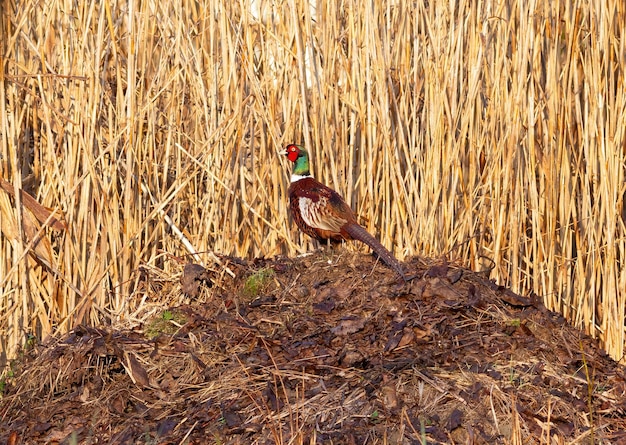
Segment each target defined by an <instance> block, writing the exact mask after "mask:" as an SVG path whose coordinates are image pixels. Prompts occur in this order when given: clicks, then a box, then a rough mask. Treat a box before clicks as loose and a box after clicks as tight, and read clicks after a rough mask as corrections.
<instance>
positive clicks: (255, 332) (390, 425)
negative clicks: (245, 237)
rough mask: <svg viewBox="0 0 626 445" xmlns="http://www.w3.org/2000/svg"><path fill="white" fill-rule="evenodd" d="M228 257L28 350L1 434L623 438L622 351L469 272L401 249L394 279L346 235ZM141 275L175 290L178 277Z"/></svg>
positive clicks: (67, 437)
mask: <svg viewBox="0 0 626 445" xmlns="http://www.w3.org/2000/svg"><path fill="white" fill-rule="evenodd" d="M228 267H229V268H230V269H232V270H233V271H235V273H236V278H234V279H231V278H230V277H229V276H227V275H224V276H223V277H221V278H220V277H218V275H215V274H213V275H210V274H208V273H207V272H206V271H205V270H204V269H202V268H199V267H196V266H194V267H187V268H186V271H185V277H184V279H183V280H182V281H183V285H184V287H185V291H186V293H187V294H189V295H193V296H194V298H193V300H194V301H193V302H190V303H189V304H182V305H177V306H176V307H170V308H169V309H168V310H166V311H163V312H162V313H161V316H160V317H159V319H158V320H156V321H155V322H151V323H148V321H146V323H144V324H143V325H141V326H137V327H135V328H133V329H109V328H103V327H88V326H81V327H78V328H76V329H74V330H73V331H72V332H70V333H69V334H68V335H66V336H64V337H63V338H58V339H53V340H49V341H47V342H46V343H45V344H42V345H38V346H35V347H32V348H31V349H29V350H27V351H24V354H23V358H22V359H20V360H19V361H17V362H16V363H14V366H13V376H12V377H10V378H8V377H7V384H6V387H5V391H4V395H3V398H2V400H1V405H0V418H1V419H2V421H1V422H0V441H1V442H2V443H9V444H18V443H20V444H21V443H29V444H35V443H42V444H43V443H46V444H51V443H67V444H70V443H81V444H101V443H115V444H157V443H158V444H182V443H188V444H204V443H220V444H273V443H275V444H287V443H289V444H318V443H319V444H322V443H323V444H365V443H367V444H426V443H428V444H439V443H445V444H451V443H462V444H494V443H496V444H497V443H503V444H504V443H511V444H522V443H523V444H535V443H536V444H551V443H604V444H617V443H626V442H625V441H626V417H625V415H626V384H625V373H624V369H623V368H622V367H621V366H618V365H617V364H616V363H615V362H614V361H612V360H611V359H610V358H608V357H607V356H606V355H605V354H604V353H603V352H602V351H601V349H600V348H599V346H598V344H597V342H596V341H595V340H593V339H591V338H589V337H587V336H585V335H584V334H582V333H581V332H580V331H578V330H576V329H574V328H572V327H571V326H569V325H568V324H567V323H566V322H565V321H564V319H563V318H562V317H560V316H559V315H557V314H555V313H552V312H550V311H548V310H546V309H545V308H544V307H543V306H542V304H541V303H540V302H539V301H538V300H537V299H534V298H525V297H522V296H519V295H516V294H514V293H512V292H510V291H508V290H507V289H504V288H501V287H499V286H497V285H495V284H494V283H492V282H490V281H489V280H488V279H486V278H485V277H484V276H483V275H481V274H478V273H474V272H471V271H467V270H463V269H461V268H459V267H455V266H453V265H449V264H447V263H445V262H436V263H431V264H427V263H425V262H424V261H422V260H418V259H413V260H412V261H410V262H407V263H406V269H407V271H409V273H415V274H417V278H415V279H414V280H413V281H411V282H410V283H404V282H399V281H398V279H397V277H396V276H395V275H394V273H393V272H392V271H390V270H388V269H386V268H385V267H384V266H382V265H380V264H377V263H375V261H374V259H373V258H372V257H371V256H369V255H362V254H355V253H351V252H347V251H345V250H339V251H338V252H335V253H333V254H332V255H329V254H327V253H321V252H318V253H315V254H313V255H310V256H307V257H303V258H298V259H287V258H277V259H273V260H263V259H261V260H255V261H250V262H247V261H243V260H235V259H231V261H230V262H229V263H228ZM146 275H148V277H147V278H149V275H150V273H148V274H146ZM211 283H212V284H213V287H209V286H208V285H209V284H211ZM148 288H149V289H151V291H150V292H151V293H152V294H151V295H148V299H153V300H164V297H165V296H168V298H169V297H170V296H174V295H177V296H180V294H181V292H182V291H181V285H180V283H179V279H178V277H171V279H169V280H165V281H163V280H161V281H160V284H159V286H156V285H154V283H153V284H152V285H151V286H149V287H148V286H147V287H146V289H148ZM170 301H175V298H172V299H171V300H170ZM158 322H160V323H161V324H159V323H158Z"/></svg>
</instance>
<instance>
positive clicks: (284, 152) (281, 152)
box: [278, 148, 287, 156]
mask: <svg viewBox="0 0 626 445" xmlns="http://www.w3.org/2000/svg"><path fill="white" fill-rule="evenodd" d="M278 154H279V155H283V156H287V149H286V148H285V149H283V150H279V151H278Z"/></svg>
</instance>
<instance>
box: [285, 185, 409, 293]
mask: <svg viewBox="0 0 626 445" xmlns="http://www.w3.org/2000/svg"><path fill="white" fill-rule="evenodd" d="M289 207H290V209H291V214H292V215H293V219H294V221H295V222H296V225H297V226H298V228H299V229H300V230H302V231H303V232H304V233H306V234H307V235H309V236H310V237H312V238H315V239H317V240H319V241H326V240H330V241H331V242H335V243H336V242H340V241H342V240H353V239H356V240H359V241H362V242H364V243H365V244H367V245H368V246H369V247H371V248H372V250H373V251H374V252H376V254H377V255H378V257H379V258H380V259H381V260H383V261H384V262H385V263H386V264H387V265H388V266H389V267H391V268H392V269H393V270H395V271H396V273H397V274H398V275H400V277H401V278H402V279H403V280H405V281H406V278H405V276H404V272H403V271H402V266H401V265H400V263H399V262H398V260H397V259H396V258H395V257H394V256H393V254H392V253H391V252H389V251H388V250H387V249H386V248H385V247H384V246H383V245H382V244H380V242H379V241H378V240H377V239H376V238H374V237H373V236H372V235H370V234H369V233H368V232H367V231H366V230H365V229H364V228H363V227H361V226H360V225H359V224H358V223H357V221H356V216H355V215H354V212H353V211H352V209H351V208H350V207H349V206H348V204H346V202H345V201H344V200H343V198H342V197H341V195H339V193H337V192H335V191H334V190H332V189H331V188H328V187H326V186H325V185H324V184H322V183H321V182H319V181H317V180H316V179H314V178H312V177H310V176H306V177H303V178H302V179H299V180H298V181H295V182H292V183H291V185H290V186H289Z"/></svg>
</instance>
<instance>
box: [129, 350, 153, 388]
mask: <svg viewBox="0 0 626 445" xmlns="http://www.w3.org/2000/svg"><path fill="white" fill-rule="evenodd" d="M124 355H125V356H126V361H127V363H128V365H126V364H125V365H124V367H125V368H126V371H127V372H128V375H129V376H130V378H131V379H132V380H133V382H134V383H135V385H137V386H140V387H146V386H150V379H149V378H148V373H147V372H146V370H145V369H144V367H143V366H141V364H140V363H139V361H138V360H137V358H136V357H135V354H134V353H128V352H125V353H124Z"/></svg>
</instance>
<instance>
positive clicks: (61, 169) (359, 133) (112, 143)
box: [0, 0, 626, 359]
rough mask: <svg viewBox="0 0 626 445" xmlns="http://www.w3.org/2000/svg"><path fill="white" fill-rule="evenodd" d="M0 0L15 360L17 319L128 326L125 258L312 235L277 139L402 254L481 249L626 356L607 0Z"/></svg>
mask: <svg viewBox="0 0 626 445" xmlns="http://www.w3.org/2000/svg"><path fill="white" fill-rule="evenodd" d="M323 3H325V4H323ZM2 8H3V9H2V16H1V20H2V24H1V25H2V26H1V32H2V38H1V39H0V45H1V53H2V57H3V58H2V62H3V64H2V66H3V70H2V74H1V77H0V119H2V124H1V128H2V131H0V138H1V139H0V144H1V149H0V150H1V151H0V156H1V158H0V177H2V178H3V179H5V180H6V181H8V183H9V184H10V187H13V194H12V195H13V196H10V194H9V193H7V192H6V191H0V218H1V221H2V224H1V227H2V235H3V236H2V239H1V240H0V297H1V298H0V302H1V303H0V314H2V317H1V319H2V321H1V324H0V330H1V332H2V339H3V340H2V349H3V350H4V351H5V353H6V354H8V356H9V357H11V356H13V355H14V353H15V350H16V349H15V348H16V347H17V345H19V344H22V343H24V341H25V337H24V335H25V334H30V333H34V334H36V335H37V336H46V335H48V334H50V333H51V332H53V331H54V330H55V329H60V330H62V331H63V330H67V329H69V328H71V327H73V326H75V325H77V324H79V323H92V324H101V323H119V322H127V321H132V317H133V314H134V313H136V311H137V310H140V309H141V305H142V304H143V303H144V301H143V300H142V299H140V298H135V295H136V294H135V292H136V291H137V285H138V277H139V275H140V274H138V273H137V272H138V268H139V266H140V265H141V264H148V265H150V266H155V267H163V268H165V270H169V268H170V267H171V265H170V263H169V262H168V261H166V258H167V254H170V255H181V254H184V253H187V252H189V251H197V252H206V251H215V252H221V253H224V254H232V255H237V256H242V257H249V256H258V255H264V256H272V255H276V254H279V253H285V254H289V255H294V254H296V253H299V252H304V251H306V250H309V249H310V248H311V244H310V243H309V242H308V241H307V240H305V239H304V238H302V237H301V236H300V235H298V234H296V233H295V231H294V229H293V226H292V225H290V224H289V221H288V217H287V206H286V202H285V201H286V196H285V194H286V188H287V177H288V176H287V172H286V170H287V168H288V167H287V166H286V165H285V164H284V163H283V162H282V161H280V160H279V159H278V158H277V156H276V151H277V149H279V148H280V147H282V146H283V145H284V144H285V143H287V142H292V141H303V142H306V143H307V145H308V146H309V148H310V149H311V151H312V154H313V157H312V159H313V163H314V170H315V172H316V173H317V176H318V177H319V178H320V179H322V180H323V181H325V182H326V183H328V184H329V185H331V186H334V187H335V188H336V189H338V190H339V191H340V192H341V193H342V194H344V196H345V197H346V198H347V200H348V201H349V202H350V203H351V205H352V206H353V207H354V208H355V210H356V211H357V212H358V213H359V214H360V215H362V217H363V220H364V224H365V225H366V226H367V227H368V228H369V229H370V230H371V231H373V232H375V233H377V234H378V235H379V237H380V238H381V240H382V242H383V243H384V244H386V245H387V246H394V247H395V251H396V253H397V254H398V255H399V256H400V257H403V256H405V255H409V254H414V253H419V254H420V255H427V256H430V255H433V256H440V255H448V256H451V257H454V258H457V259H459V260H461V261H463V262H464V263H465V264H467V265H468V267H470V268H473V269H475V270H481V269H483V268H484V267H485V264H490V261H493V264H494V265H495V267H494V269H493V273H492V277H493V278H495V279H496V280H498V281H499V282H501V283H506V284H508V285H510V286H511V287H512V288H513V289H514V290H518V291H521V292H526V293H528V292H533V293H535V294H537V295H540V296H542V297H543V298H544V301H545V303H546V305H547V306H548V307H550V308H553V309H556V310H559V311H561V312H562V313H563V314H564V315H565V316H566V317H567V318H568V319H569V320H571V322H572V323H574V324H575V325H576V326H579V327H583V328H585V329H586V330H587V331H588V332H590V333H592V334H594V335H598V336H600V338H601V339H602V341H603V344H604V347H605V348H606V349H607V351H609V352H610V354H611V355H612V356H613V357H614V358H616V359H620V358H621V357H622V354H623V344H624V336H623V320H624V314H625V308H624V304H625V301H626V298H625V296H624V290H623V289H624V288H625V287H626V286H625V284H626V281H625V275H624V273H625V272H624V268H623V267H622V265H621V261H622V258H623V255H624V247H625V242H624V224H623V221H622V218H621V214H620V212H621V211H622V208H623V202H622V195H623V192H624V190H623V183H624V178H623V172H624V149H623V147H624V140H625V139H624V129H626V125H625V124H626V120H625V116H626V114H625V112H624V111H625V110H626V106H625V101H626V93H625V91H626V89H625V85H624V72H623V69H624V68H623V67H624V66H626V60H625V59H624V58H625V57H626V47H625V45H626V43H625V40H626V39H625V38H624V32H625V30H626V13H625V10H624V4H623V2H621V1H618V0H610V1H607V2H596V1H576V2H569V1H564V0H563V1H556V2H552V1H527V2H521V1H515V0H513V1H510V2H494V1H485V2H448V1H438V0H434V1H428V2H426V1H416V2H387V3H386V4H384V5H383V4H380V3H378V2H357V1H352V0H348V1H344V2H341V3H337V2H319V4H317V3H316V2H313V3H311V4H310V5H309V4H307V3H304V2H296V1H285V2H256V1H252V2H246V1H240V2H231V1H221V0H220V1H217V2H215V1H210V2H203V1H193V2H189V1H181V2H154V1H146V2H137V1H135V0H130V1H128V2H117V1H111V0H105V1H101V2H95V1H92V2H80V3H79V4H76V3H73V2H68V1H58V2H34V1H27V2H21V3H19V4H18V3H16V2H14V1H7V2H4V3H3V5H2ZM10 187H9V188H10ZM20 189H23V190H25V191H26V192H28V193H30V194H31V195H32V196H33V197H35V198H36V200H37V201H38V202H39V203H40V204H42V205H43V206H45V207H47V208H50V209H54V210H55V211H56V214H55V215H56V217H58V218H60V219H61V221H62V222H65V223H66V225H65V226H62V227H61V228H58V227H57V228H54V227H53V226H52V225H51V224H50V219H48V216H49V213H46V210H45V209H37V210H38V211H39V212H40V213H41V214H42V215H43V217H42V218H40V219H37V218H34V217H33V216H32V215H31V213H32V212H33V209H32V208H27V207H26V206H24V207H22V205H21V203H22V202H24V198H20V195H19V193H18V192H19V190H20ZM168 218H169V220H168ZM168 221H171V222H173V223H174V224H175V225H176V227H177V229H179V230H180V231H181V232H182V233H183V234H184V236H185V237H186V239H187V240H188V243H187V244H183V243H182V242H181V236H179V235H178V234H176V232H175V231H174V230H173V229H172V228H171V226H170V224H169V222H168ZM166 253H167V254H166ZM201 258H202V260H203V261H205V262H206V263H209V264H210V263H211V262H212V259H211V257H210V256H208V255H206V254H202V255H201Z"/></svg>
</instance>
